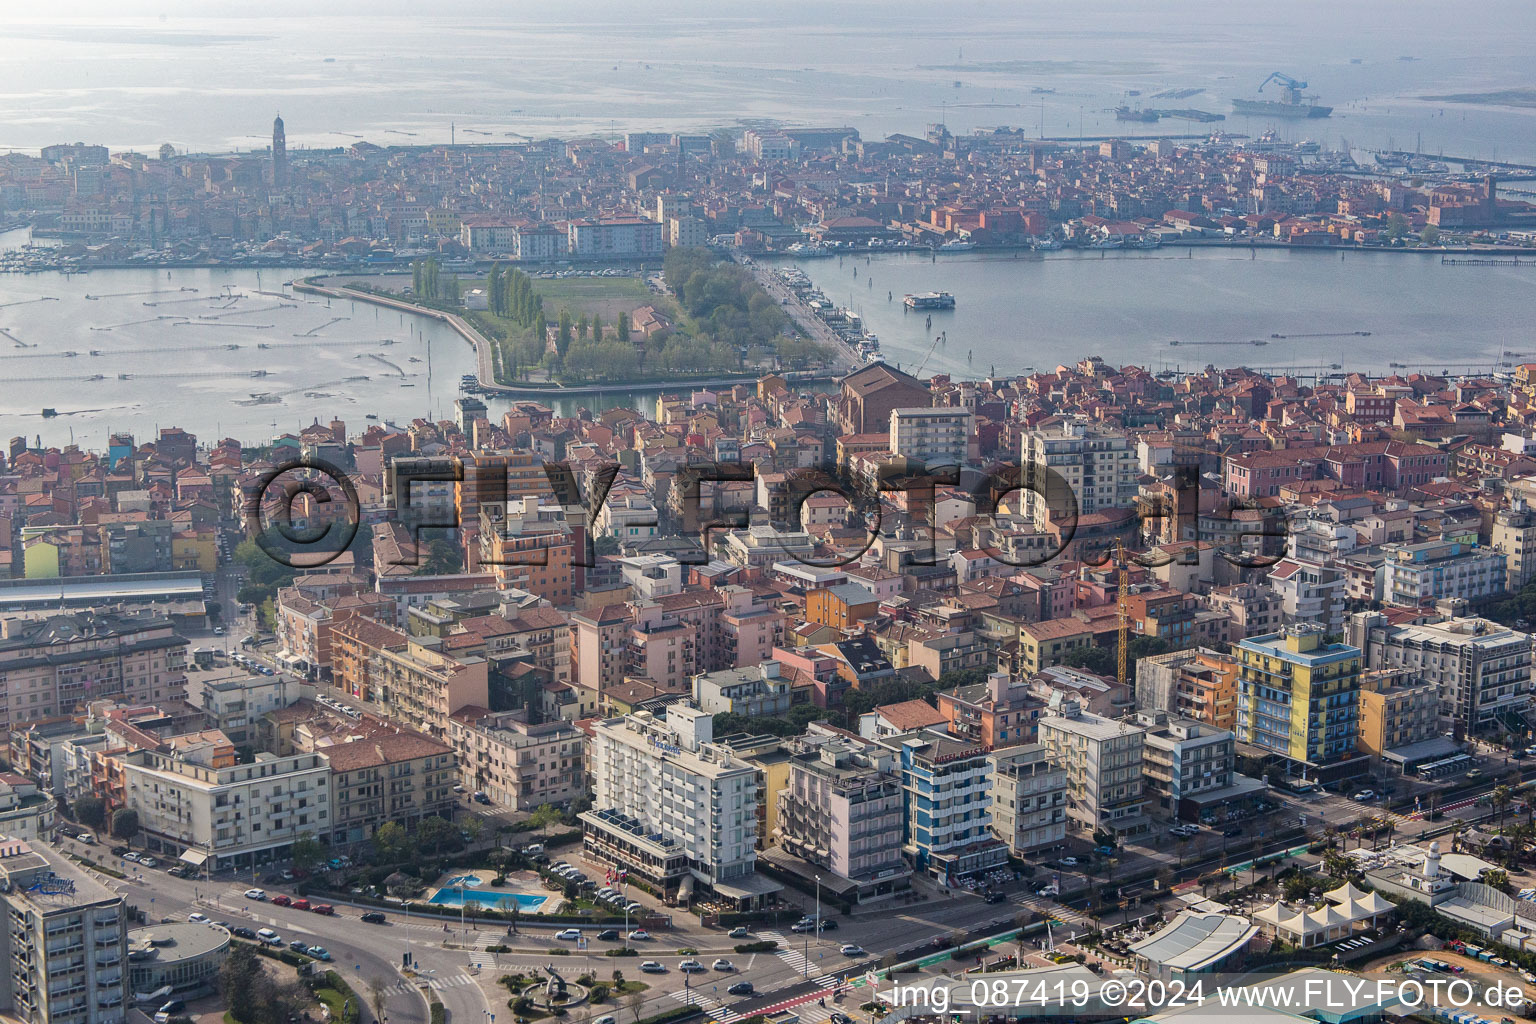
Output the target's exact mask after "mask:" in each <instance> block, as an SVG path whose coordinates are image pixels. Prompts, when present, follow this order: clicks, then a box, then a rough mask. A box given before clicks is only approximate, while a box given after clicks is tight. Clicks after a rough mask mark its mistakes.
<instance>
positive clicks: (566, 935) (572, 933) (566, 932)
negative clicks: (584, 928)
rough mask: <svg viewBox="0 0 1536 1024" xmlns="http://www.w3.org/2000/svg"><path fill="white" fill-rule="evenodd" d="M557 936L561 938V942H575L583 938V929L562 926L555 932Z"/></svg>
mask: <svg viewBox="0 0 1536 1024" xmlns="http://www.w3.org/2000/svg"><path fill="white" fill-rule="evenodd" d="M555 938H557V939H559V940H560V941H561V942H575V941H576V940H578V939H580V938H581V929H580V928H562V929H561V930H560V931H558V932H555Z"/></svg>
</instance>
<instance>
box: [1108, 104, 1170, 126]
mask: <svg viewBox="0 0 1536 1024" xmlns="http://www.w3.org/2000/svg"><path fill="white" fill-rule="evenodd" d="M1161 116H1162V115H1160V114H1159V113H1158V112H1157V111H1155V110H1139V109H1138V110H1133V109H1131V108H1130V107H1116V108H1115V120H1116V121H1136V122H1139V123H1141V124H1154V123H1156V121H1157V119H1158V118H1159V117H1161Z"/></svg>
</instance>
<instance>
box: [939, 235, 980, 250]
mask: <svg viewBox="0 0 1536 1024" xmlns="http://www.w3.org/2000/svg"><path fill="white" fill-rule="evenodd" d="M974 248H976V243H975V242H964V241H961V240H960V239H958V238H951V239H950V240H949V241H947V242H945V243H944V244H943V245H941V246H939V252H966V251H968V250H970V249H974Z"/></svg>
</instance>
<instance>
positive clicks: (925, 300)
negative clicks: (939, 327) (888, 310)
mask: <svg viewBox="0 0 1536 1024" xmlns="http://www.w3.org/2000/svg"><path fill="white" fill-rule="evenodd" d="M901 301H902V304H903V305H904V306H906V307H907V308H908V309H954V308H955V297H954V296H953V295H951V294H949V292H922V293H921V294H918V295H907V296H905V297H903V298H902V300H901Z"/></svg>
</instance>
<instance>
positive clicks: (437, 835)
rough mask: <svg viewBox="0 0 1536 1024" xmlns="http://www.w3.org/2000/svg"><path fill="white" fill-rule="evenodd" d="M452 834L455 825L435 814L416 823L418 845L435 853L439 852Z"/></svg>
mask: <svg viewBox="0 0 1536 1024" xmlns="http://www.w3.org/2000/svg"><path fill="white" fill-rule="evenodd" d="M452 835H453V826H452V825H451V824H449V823H448V821H447V820H446V819H444V818H440V817H438V816H437V815H435V814H430V815H428V816H427V817H425V818H422V819H421V821H419V822H417V823H416V845H417V846H419V847H421V848H422V849H424V850H427V851H429V852H431V853H433V854H436V853H438V852H439V851H440V850H441V849H442V846H443V844H444V843H446V842H447V841H448V839H449V838H450V837H451V836H452Z"/></svg>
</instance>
